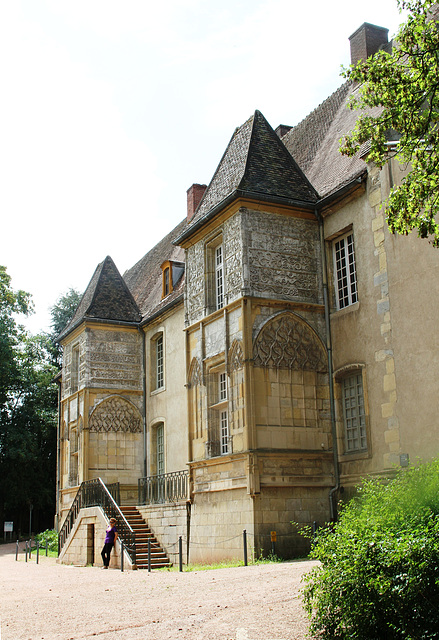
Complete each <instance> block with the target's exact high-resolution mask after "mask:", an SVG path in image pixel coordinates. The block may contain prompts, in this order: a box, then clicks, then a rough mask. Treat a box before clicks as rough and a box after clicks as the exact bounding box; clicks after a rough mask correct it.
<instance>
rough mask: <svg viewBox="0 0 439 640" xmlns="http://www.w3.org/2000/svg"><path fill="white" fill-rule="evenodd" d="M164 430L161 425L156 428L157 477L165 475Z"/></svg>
mask: <svg viewBox="0 0 439 640" xmlns="http://www.w3.org/2000/svg"><path fill="white" fill-rule="evenodd" d="M164 431H165V428H164V425H163V423H162V424H159V425H158V426H157V427H156V453H157V458H156V465H157V475H161V474H163V473H165V434H164Z"/></svg>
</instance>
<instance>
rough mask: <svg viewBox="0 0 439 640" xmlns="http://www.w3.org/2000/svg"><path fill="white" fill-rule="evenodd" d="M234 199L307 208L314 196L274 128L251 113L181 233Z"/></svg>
mask: <svg viewBox="0 0 439 640" xmlns="http://www.w3.org/2000/svg"><path fill="white" fill-rule="evenodd" d="M235 197H247V198H253V199H261V200H264V201H271V202H278V203H279V202H285V204H296V205H297V206H306V207H310V206H312V205H313V204H314V203H315V202H317V200H318V194H317V192H316V191H315V189H314V188H313V186H312V185H311V183H310V182H309V181H308V179H307V178H306V176H305V174H304V173H303V172H302V171H301V169H300V168H299V166H298V165H297V163H296V162H295V161H294V159H293V157H292V156H291V155H290V153H289V152H288V150H287V149H286V147H285V145H284V144H283V143H282V141H281V140H280V139H279V136H278V135H277V134H276V132H275V131H274V129H273V128H272V127H271V126H270V125H269V123H268V122H267V120H266V119H265V118H264V116H263V115H262V113H261V112H260V111H255V113H254V115H253V116H252V117H251V118H249V119H248V120H247V121H246V122H245V123H244V124H243V125H241V126H240V127H238V128H237V129H236V131H235V132H234V134H233V136H232V138H231V140H230V142H229V144H228V146H227V149H226V151H225V153H224V155H223V157H222V159H221V161H220V163H219V165H218V167H217V169H216V171H215V174H214V176H213V178H212V180H211V182H210V184H209V186H208V187H207V189H206V191H205V193H204V196H203V198H202V199H201V202H200V204H199V205H198V208H197V211H196V213H195V215H194V216H193V218H192V220H191V223H190V224H189V225H188V227H187V229H186V230H185V232H184V233H183V234H182V235H181V236H180V238H178V239H177V241H178V240H181V239H183V238H185V237H188V236H189V235H190V234H191V232H192V231H193V230H194V229H195V228H198V227H199V225H200V224H201V223H202V222H203V221H204V220H205V219H210V217H211V216H212V215H214V214H215V213H216V212H217V211H218V210H220V209H221V208H222V207H223V206H226V205H227V204H228V203H229V202H230V201H231V200H233V199H234V198H235Z"/></svg>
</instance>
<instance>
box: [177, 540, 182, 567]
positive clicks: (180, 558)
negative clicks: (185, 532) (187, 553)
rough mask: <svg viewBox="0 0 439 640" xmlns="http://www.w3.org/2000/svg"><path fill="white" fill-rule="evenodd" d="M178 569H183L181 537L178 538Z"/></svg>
mask: <svg viewBox="0 0 439 640" xmlns="http://www.w3.org/2000/svg"><path fill="white" fill-rule="evenodd" d="M178 570H179V571H183V538H182V537H181V536H179V538H178Z"/></svg>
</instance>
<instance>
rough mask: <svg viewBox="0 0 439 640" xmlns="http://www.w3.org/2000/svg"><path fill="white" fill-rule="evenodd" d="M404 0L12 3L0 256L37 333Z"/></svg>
mask: <svg viewBox="0 0 439 640" xmlns="http://www.w3.org/2000/svg"><path fill="white" fill-rule="evenodd" d="M401 21H402V17H401V15H400V14H399V13H398V10H397V5H396V0H368V1H367V2H358V1H356V0H332V2H328V1H327V0H314V1H313V2H298V1H297V0H221V2H218V1H210V2H209V1H207V0H184V1H183V0H161V1H160V2H153V1H152V0H124V1H122V0H6V2H3V3H2V6H1V8H0V59H1V60H2V64H1V66H0V86H1V88H2V98H1V100H0V176H1V187H0V207H1V208H0V211H1V214H0V215H1V226H0V233H1V235H0V238H1V242H0V264H3V265H5V266H6V268H7V270H8V273H9V274H10V275H11V276H12V286H13V288H14V289H24V290H26V291H28V292H29V293H31V294H32V296H33V300H34V303H35V307H36V313H35V315H34V316H33V317H32V318H31V320H30V321H28V323H27V325H28V327H29V328H30V330H31V331H33V332H37V331H40V330H45V329H47V328H48V325H49V321H50V317H49V311H48V310H49V307H50V306H52V305H53V304H54V303H55V301H56V300H57V298H58V297H59V296H60V295H61V294H64V293H65V292H66V291H67V290H68V289H69V288H70V287H74V288H76V289H79V290H80V291H83V290H84V289H85V287H86V286H87V284H88V282H89V280H90V278H91V276H92V275H93V272H94V270H95V268H96V266H97V264H98V263H99V262H101V261H102V260H103V259H104V258H105V256H106V255H110V256H111V257H112V258H113V260H114V261H115V263H116V265H117V267H118V269H119V270H120V272H121V273H123V272H124V271H125V270H126V269H127V268H129V267H131V266H132V265H133V264H135V262H137V260H139V259H140V258H141V257H142V256H143V255H144V254H145V253H146V252H147V251H148V250H149V249H151V247H152V246H154V244H155V243H156V242H158V241H159V240H160V239H161V237H163V236H164V235H165V234H167V233H168V232H169V231H170V230H171V229H172V228H173V227H174V226H175V225H176V224H177V223H178V222H180V220H182V219H183V218H184V216H185V215H186V190H187V189H188V188H189V187H190V186H191V184H193V183H194V182H198V183H208V182H209V181H210V179H211V177H212V174H213V172H214V170H215V168H216V166H217V164H218V162H219V160H220V159H221V156H222V154H223V152H224V150H225V148H226V145H227V143H228V141H229V139H230V137H231V136H232V134H233V131H234V129H235V128H236V127H237V126H239V125H240V124H242V123H243V122H244V121H245V120H246V119H247V118H248V117H249V116H250V115H252V114H253V112H254V111H255V109H260V110H261V111H262V113H263V114H264V115H265V117H266V118H267V120H268V121H269V122H270V124H271V125H272V126H273V127H276V126H277V125H278V124H281V123H282V124H288V125H294V124H297V123H298V122H299V121H300V120H302V119H303V118H304V117H305V116H306V115H307V114H308V113H309V112H310V111H312V109H314V108H315V107H316V106H317V105H318V104H319V103H320V102H322V100H324V99H325V98H326V97H327V96H328V95H330V93H332V91H334V90H335V89H336V88H337V87H338V86H339V85H340V84H341V83H342V82H343V80H342V78H340V75H339V73H340V65H341V64H344V65H348V64H349V41H348V38H349V36H350V35H351V34H352V33H353V32H354V31H355V30H356V29H357V28H358V27H359V26H360V25H361V24H362V23H363V22H371V23H373V24H377V25H380V26H383V27H387V28H389V30H390V31H389V37H391V36H392V35H394V34H395V32H396V30H397V27H398V25H399V23H400V22H401Z"/></svg>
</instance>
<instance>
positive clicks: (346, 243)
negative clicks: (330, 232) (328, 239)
mask: <svg viewBox="0 0 439 640" xmlns="http://www.w3.org/2000/svg"><path fill="white" fill-rule="evenodd" d="M332 255H333V269H334V289H335V298H336V302H337V309H338V310H341V309H346V308H347V307H350V306H352V305H353V304H355V303H356V302H358V278H357V265H356V259H355V240H354V233H353V230H352V229H350V230H349V231H347V232H346V233H343V234H342V235H340V236H338V237H337V238H334V240H333V241H332Z"/></svg>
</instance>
